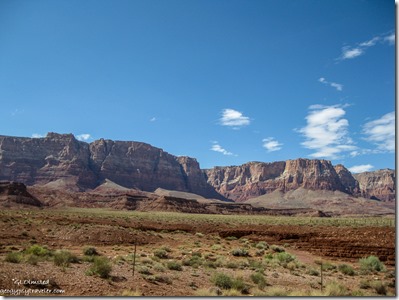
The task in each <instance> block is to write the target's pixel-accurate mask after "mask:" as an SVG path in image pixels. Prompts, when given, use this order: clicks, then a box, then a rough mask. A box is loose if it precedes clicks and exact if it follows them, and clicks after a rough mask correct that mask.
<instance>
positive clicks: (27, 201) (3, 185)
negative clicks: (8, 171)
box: [0, 181, 43, 207]
mask: <svg viewBox="0 0 399 300" xmlns="http://www.w3.org/2000/svg"><path fill="white" fill-rule="evenodd" d="M0 205H1V206H3V207H12V206H16V205H23V206H25V205H28V206H36V207H41V206H43V204H42V203H41V202H40V201H39V200H38V199H37V198H35V197H34V196H32V195H31V194H30V193H29V192H28V191H27V190H26V186H25V185H24V184H23V183H20V182H10V181H0Z"/></svg>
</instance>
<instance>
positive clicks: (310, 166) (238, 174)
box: [206, 159, 350, 201]
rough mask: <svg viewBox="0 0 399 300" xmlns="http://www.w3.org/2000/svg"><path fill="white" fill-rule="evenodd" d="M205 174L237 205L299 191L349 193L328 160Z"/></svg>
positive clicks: (221, 169)
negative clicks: (242, 202)
mask: <svg viewBox="0 0 399 300" xmlns="http://www.w3.org/2000/svg"><path fill="white" fill-rule="evenodd" d="M348 173H349V172H348ZM206 174H207V177H208V183H209V184H210V185H212V186H213V187H215V189H216V191H217V192H219V193H220V194H222V195H224V196H225V197H227V198H230V199H233V200H235V201H245V200H247V199H249V198H252V197H257V196H260V195H263V194H266V193H270V192H272V191H275V190H281V191H283V192H286V191H289V190H294V189H297V188H299V187H303V188H306V189H321V190H339V191H343V192H345V191H346V190H347V187H346V186H345V185H344V183H343V182H341V180H340V177H339V175H338V174H337V172H336V171H335V169H334V167H333V166H332V165H331V162H329V161H327V160H309V159H295V160H288V161H282V162H274V163H261V162H252V163H248V164H244V165H242V166H237V167H236V166H234V167H216V168H214V169H210V170H206ZM349 174H350V173H349Z"/></svg>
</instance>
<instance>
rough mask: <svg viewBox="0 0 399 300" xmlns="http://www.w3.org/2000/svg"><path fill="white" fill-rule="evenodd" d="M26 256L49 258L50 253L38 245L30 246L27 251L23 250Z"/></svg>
mask: <svg viewBox="0 0 399 300" xmlns="http://www.w3.org/2000/svg"><path fill="white" fill-rule="evenodd" d="M25 253H26V254H34V255H36V256H41V257H44V256H50V255H51V254H52V253H51V251H50V250H48V249H47V248H46V247H42V246H40V245H37V244H35V245H32V246H30V247H29V248H28V249H26V250H25Z"/></svg>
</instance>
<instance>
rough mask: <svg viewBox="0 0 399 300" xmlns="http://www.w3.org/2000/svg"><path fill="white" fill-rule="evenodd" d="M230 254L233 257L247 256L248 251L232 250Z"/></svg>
mask: <svg viewBox="0 0 399 300" xmlns="http://www.w3.org/2000/svg"><path fill="white" fill-rule="evenodd" d="M231 254H232V255H233V256H249V253H248V250H246V249H242V248H237V249H234V250H233V251H231Z"/></svg>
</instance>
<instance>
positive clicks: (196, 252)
mask: <svg viewBox="0 0 399 300" xmlns="http://www.w3.org/2000/svg"><path fill="white" fill-rule="evenodd" d="M191 256H192V257H202V253H201V252H198V251H194V252H193V253H192V254H191Z"/></svg>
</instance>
